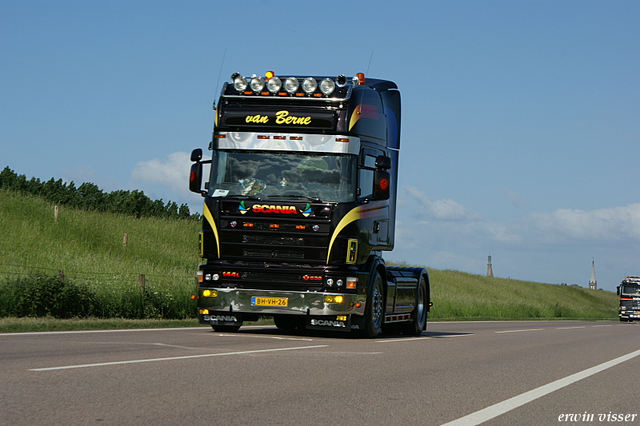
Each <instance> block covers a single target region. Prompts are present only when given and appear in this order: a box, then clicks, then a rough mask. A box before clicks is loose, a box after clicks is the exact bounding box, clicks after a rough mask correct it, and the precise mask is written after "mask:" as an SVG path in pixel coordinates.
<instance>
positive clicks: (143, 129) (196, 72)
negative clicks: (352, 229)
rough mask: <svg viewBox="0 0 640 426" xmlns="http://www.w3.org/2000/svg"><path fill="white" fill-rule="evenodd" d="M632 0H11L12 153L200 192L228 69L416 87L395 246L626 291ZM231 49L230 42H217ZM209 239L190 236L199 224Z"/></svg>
mask: <svg viewBox="0 0 640 426" xmlns="http://www.w3.org/2000/svg"><path fill="white" fill-rule="evenodd" d="M639 22H640V3H639V2H637V1H607V2H605V1H589V0H582V1H497V0H496V1H437V2H436V1H401V0H400V1H397V2H390V1H386V2H382V1H349V0H340V1H326V2H320V1H319V2H313V3H308V2H299V1H275V0H263V1H251V0H248V1H243V2H227V1H225V2H223V1H186V2H177V1H176V2H170V1H135V0H131V1H88V2H87V1H29V0H25V1H5V0H1V1H0V86H1V93H2V96H0V168H4V167H5V166H9V167H10V168H12V169H13V170H14V171H16V172H17V173H19V174H25V175H26V176H27V177H28V178H30V177H32V176H35V177H38V178H40V179H42V180H48V179H50V178H51V177H54V178H56V179H58V178H62V179H64V180H65V181H74V182H75V183H76V184H79V183H81V182H84V181H88V182H93V183H95V184H97V185H98V186H100V187H101V188H102V189H104V190H106V191H113V190H116V189H141V190H143V191H144V192H145V194H147V195H149V196H150V197H152V198H154V199H155V198H162V199H164V200H165V201H167V200H173V201H176V202H178V203H188V204H189V205H190V207H191V208H192V209H193V210H198V211H200V210H201V205H202V199H201V198H199V196H198V195H195V194H192V193H190V192H188V190H187V174H188V168H189V158H188V156H189V154H188V153H189V152H190V151H191V150H192V149H193V148H196V147H202V148H206V146H207V144H208V141H209V140H210V139H211V129H212V120H213V112H212V109H211V105H212V103H213V101H214V99H217V96H218V94H219V91H220V87H221V86H222V83H223V82H224V81H228V79H229V76H230V75H231V74H232V73H233V72H236V71H238V72H241V73H243V74H245V75H251V74H254V73H256V74H262V73H264V72H265V71H267V70H273V71H275V73H276V74H280V75H284V74H291V75H297V74H301V75H307V74H308V75H338V74H346V75H348V76H352V75H354V74H355V73H357V72H365V73H366V74H367V75H368V76H370V77H375V78H384V79H390V80H393V81H395V82H396V83H397V85H398V86H399V88H400V91H401V93H402V97H403V117H402V135H401V153H400V159H401V160H400V165H401V168H400V171H399V172H400V177H399V211H398V222H397V231H396V232H397V238H396V249H395V250H394V251H393V252H391V253H389V254H388V255H386V257H387V258H388V259H390V260H398V261H399V260H404V261H406V262H409V263H415V264H420V265H426V266H429V267H433V268H436V269H457V270H461V271H465V272H471V273H477V274H484V273H485V272H486V263H487V256H488V255H489V253H491V256H492V258H493V270H494V274H495V275H496V276H498V277H505V278H506V277H511V278H516V279H522V280H531V281H538V282H545V283H568V284H573V283H576V284H579V285H581V286H584V287H586V286H587V284H588V281H589V278H590V275H591V260H592V258H595V265H596V278H597V280H598V286H599V287H601V288H604V289H605V290H615V286H616V285H617V284H618V283H619V282H620V280H621V279H622V278H624V277H625V276H627V275H640V256H639V255H640V186H639V185H638V178H637V177H636V174H637V173H636V170H635V169H636V167H635V166H636V164H635V163H636V161H637V160H638V159H640V96H639V95H640V83H639V81H640V79H639V78H638V77H639V74H638V70H639V69H640V25H638V23H639ZM223 59H224V60H223ZM194 238H195V236H194Z"/></svg>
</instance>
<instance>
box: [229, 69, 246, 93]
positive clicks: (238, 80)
mask: <svg viewBox="0 0 640 426" xmlns="http://www.w3.org/2000/svg"><path fill="white" fill-rule="evenodd" d="M231 81H232V82H233V87H234V88H235V89H236V90H237V91H238V92H244V91H245V90H246V89H247V79H246V78H244V77H243V76H241V75H240V74H239V73H237V72H236V73H233V75H232V76H231Z"/></svg>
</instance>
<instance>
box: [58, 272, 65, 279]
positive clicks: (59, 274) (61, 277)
mask: <svg viewBox="0 0 640 426" xmlns="http://www.w3.org/2000/svg"><path fill="white" fill-rule="evenodd" d="M58 278H60V281H64V271H63V270H62V269H61V270H59V271H58Z"/></svg>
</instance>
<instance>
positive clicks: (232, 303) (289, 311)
mask: <svg viewBox="0 0 640 426" xmlns="http://www.w3.org/2000/svg"><path fill="white" fill-rule="evenodd" d="M205 290H209V292H210V296H209V297H205V296H204V295H203V292H204V291H205ZM214 295H215V297H214ZM338 296H341V297H342V300H341V302H340V303H336V298H337V297H338ZM261 298H262V299H264V298H268V299H279V300H283V299H284V300H286V306H276V305H271V306H265V305H258V304H257V303H256V300H258V299H261ZM198 309H199V312H200V313H201V314H202V310H203V309H207V310H209V311H210V312H237V313H247V314H258V315H313V316H330V315H351V314H359V315H363V314H364V309H365V297H364V296H362V295H356V294H344V293H320V292H296V291H276V290H258V289H231V288H215V289H214V288H199V289H198Z"/></svg>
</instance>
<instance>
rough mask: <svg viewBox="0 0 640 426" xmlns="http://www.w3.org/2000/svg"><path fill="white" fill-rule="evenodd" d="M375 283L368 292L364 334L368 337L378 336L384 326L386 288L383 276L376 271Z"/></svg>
mask: <svg viewBox="0 0 640 426" xmlns="http://www.w3.org/2000/svg"><path fill="white" fill-rule="evenodd" d="M374 274H375V275H374V277H373V283H372V285H371V288H370V289H369V293H368V294H367V306H366V308H365V329H364V335H365V337H368V338H373V337H376V336H377V335H378V334H380V330H381V328H382V318H383V316H384V288H383V285H382V277H381V276H380V273H379V272H378V271H376V272H375V273H374Z"/></svg>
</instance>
